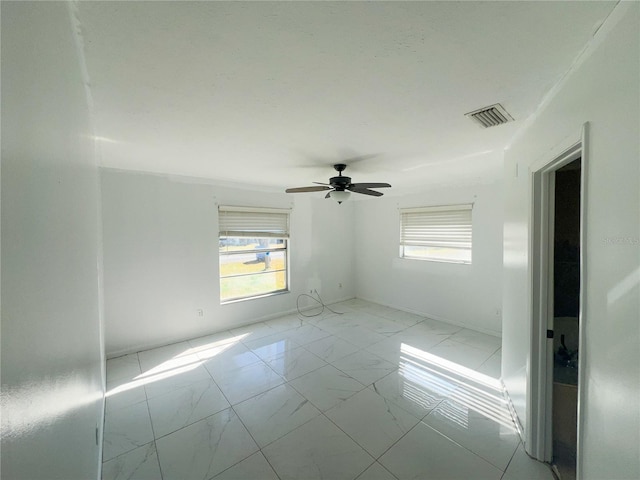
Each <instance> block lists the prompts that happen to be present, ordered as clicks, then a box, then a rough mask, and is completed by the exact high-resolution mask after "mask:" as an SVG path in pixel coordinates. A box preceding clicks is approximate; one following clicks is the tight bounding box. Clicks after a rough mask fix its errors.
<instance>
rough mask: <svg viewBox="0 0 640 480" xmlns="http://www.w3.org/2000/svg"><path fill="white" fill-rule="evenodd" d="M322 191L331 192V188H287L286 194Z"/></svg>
mask: <svg viewBox="0 0 640 480" xmlns="http://www.w3.org/2000/svg"><path fill="white" fill-rule="evenodd" d="M323 190H331V187H298V188H287V189H286V190H285V192H286V193H302V192H321V191H323Z"/></svg>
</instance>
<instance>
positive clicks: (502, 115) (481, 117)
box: [465, 103, 513, 128]
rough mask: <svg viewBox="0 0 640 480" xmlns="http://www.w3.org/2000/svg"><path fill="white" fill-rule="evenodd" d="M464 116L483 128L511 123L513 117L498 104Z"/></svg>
mask: <svg viewBox="0 0 640 480" xmlns="http://www.w3.org/2000/svg"><path fill="white" fill-rule="evenodd" d="M465 116H467V117H469V118H470V119H471V120H473V121H474V122H476V123H478V124H479V125H481V126H482V127H483V128H489V127H495V126H496V125H502V124H503V123H507V122H512V121H513V117H512V116H511V115H509V113H508V112H507V111H506V110H505V109H504V108H503V107H502V105H500V104H499V103H496V104H495V105H491V106H489V107H484V108H480V109H478V110H474V111H473V112H469V113H465Z"/></svg>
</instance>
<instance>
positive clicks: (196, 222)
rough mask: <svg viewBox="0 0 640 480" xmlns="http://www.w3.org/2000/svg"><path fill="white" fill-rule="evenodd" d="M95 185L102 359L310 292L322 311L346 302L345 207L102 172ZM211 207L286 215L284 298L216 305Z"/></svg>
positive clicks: (266, 313) (350, 290) (233, 322)
mask: <svg viewBox="0 0 640 480" xmlns="http://www.w3.org/2000/svg"><path fill="white" fill-rule="evenodd" d="M101 178H102V193H103V199H102V205H103V231H104V263H105V324H106V349H107V356H116V355H119V354H123V353H126V352H131V351H138V350H141V349H145V348H150V347H155V346H158V345H164V344H167V343H172V342H177V341H180V340H184V339H188V338H194V337H197V336H200V335H204V334H208V333H212V332H215V331H219V330H224V329H228V328H233V327H237V326H240V325H242V324H246V323H249V322H254V321H256V320H257V319H260V318H266V317H273V316H277V315H278V314H280V313H284V312H290V311H293V310H294V309H295V308H296V298H297V296H298V294H300V293H305V292H306V293H308V291H309V288H317V290H318V292H319V293H320V294H321V296H322V298H323V300H324V301H325V302H331V301H336V300H341V299H345V298H351V297H353V295H354V291H355V290H354V281H353V278H354V277H353V264H352V259H351V250H350V248H351V245H352V242H353V241H352V228H351V224H352V217H353V210H352V207H351V206H350V204H348V203H345V204H343V205H341V206H339V205H338V204H337V203H336V202H332V201H329V200H324V199H322V197H315V196H309V195H299V196H295V197H294V196H292V195H286V194H284V193H270V192H260V191H252V190H249V189H239V188H229V187H221V186H216V185H211V184H207V183H206V180H195V179H188V178H180V177H172V178H169V177H165V176H160V175H153V174H144V173H131V172H124V171H118V170H109V169H104V170H102V173H101ZM247 188H248V187H247ZM294 202H295V204H294ZM218 205H241V206H257V207H277V208H290V207H291V206H293V209H292V213H291V241H290V255H291V256H290V266H291V282H290V288H291V292H290V293H287V294H282V295H274V296H271V297H267V298H262V299H254V300H248V301H244V302H237V303H233V304H227V305H220V284H219V278H218V272H219V270H218V213H217V206H218ZM339 283H342V285H343V286H342V289H339V288H338V284H339ZM303 305H305V304H304V303H303ZM198 309H202V310H204V317H202V318H201V317H198V315H197V310H198Z"/></svg>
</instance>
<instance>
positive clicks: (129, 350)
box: [106, 296, 354, 359]
mask: <svg viewBox="0 0 640 480" xmlns="http://www.w3.org/2000/svg"><path fill="white" fill-rule="evenodd" d="M352 298H354V297H353V296H350V297H345V298H338V299H331V300H323V302H324V304H325V305H330V304H333V303H339V302H344V301H346V300H351V299H352ZM315 308H318V306H315V305H310V306H307V307H303V308H301V309H300V311H303V312H306V311H308V310H313V309H315ZM293 313H298V309H297V308H291V309H289V310H284V311H280V312H275V313H270V314H268V315H263V316H261V317H254V318H251V319H247V320H243V321H240V322H237V323H234V324H233V325H227V326H224V327H221V328H217V329H215V330H211V331H208V332H205V333H203V334H200V335H197V336H195V337H194V336H193V335H191V336H188V337H179V338H171V339H167V340H160V341H156V342H148V343H147V342H144V343H140V344H136V345H133V346H131V347H128V348H123V349H120V350H116V351H114V352H107V354H106V356H107V359H112V358H116V357H121V356H123V355H129V354H131V353H136V352H142V351H144V350H151V349H152V348H159V347H164V346H166V345H171V344H173V343H180V342H184V341H186V340H192V339H194V338H198V337H206V336H207V335H213V334H214V333H219V332H224V331H225V330H232V329H234V328H240V327H245V326H247V325H253V324H254V323H258V322H266V321H269V320H273V319H276V318H280V317H284V316H285V315H291V314H293Z"/></svg>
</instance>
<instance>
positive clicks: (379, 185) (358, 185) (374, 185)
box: [351, 183, 391, 188]
mask: <svg viewBox="0 0 640 480" xmlns="http://www.w3.org/2000/svg"><path fill="white" fill-rule="evenodd" d="M351 186H352V187H355V188H387V187H390V186H391V185H389V184H388V183H352V184H351Z"/></svg>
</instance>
